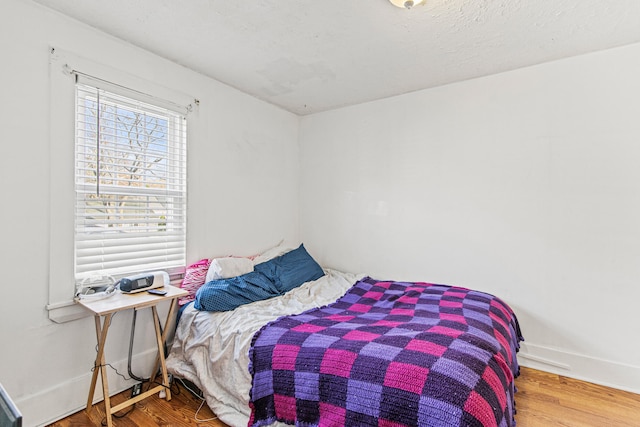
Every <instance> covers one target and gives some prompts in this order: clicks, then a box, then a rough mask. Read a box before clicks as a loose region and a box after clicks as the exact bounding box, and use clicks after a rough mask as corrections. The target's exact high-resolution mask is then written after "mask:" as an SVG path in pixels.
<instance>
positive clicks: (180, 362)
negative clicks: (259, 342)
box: [167, 270, 361, 427]
mask: <svg viewBox="0 0 640 427" xmlns="http://www.w3.org/2000/svg"><path fill="white" fill-rule="evenodd" d="M325 272H326V273H327V274H326V275H325V276H323V277H321V278H320V279H318V280H316V281H313V282H307V283H305V284H303V285H302V286H300V287H298V288H296V289H293V290H292V291H290V292H288V293H286V294H285V295H282V296H280V297H277V298H271V299H269V300H265V301H258V302H254V303H251V304H247V305H244V306H241V307H238V308H237V309H235V310H233V311H226V312H206V311H198V310H195V309H194V308H193V304H190V305H189V306H188V307H187V308H186V309H185V310H184V312H183V313H182V317H181V319H180V322H179V324H178V327H177V329H176V333H175V337H174V342H173V346H172V348H171V352H170V354H169V357H168V358H167V368H168V369H169V372H170V373H172V374H174V375H175V376H177V377H179V378H185V379H188V380H189V381H192V382H193V383H194V384H196V385H197V386H198V387H199V388H200V389H201V390H202V391H203V392H204V395H205V398H206V401H207V404H208V405H209V407H210V408H211V409H212V410H213V412H215V414H216V415H217V416H218V418H219V419H220V420H221V421H223V422H225V423H226V424H228V425H230V426H233V427H236V426H246V425H247V423H248V421H249V416H250V410H249V390H250V389H251V376H250V375H249V370H248V365H249V347H250V345H251V339H252V338H253V335H254V333H255V332H257V331H258V330H259V329H260V328H261V327H262V326H264V325H265V324H266V323H268V322H270V321H273V320H275V319H277V318H279V317H281V316H284V315H289V314H297V313H301V312H303V311H305V310H308V309H311V308H314V307H321V306H324V305H327V304H330V303H332V302H334V301H335V300H337V299H338V298H340V297H341V296H342V295H343V294H344V293H345V292H346V291H347V289H349V288H350V287H351V286H352V285H353V284H354V283H355V282H356V281H357V280H358V279H359V278H360V277H361V276H360V275H354V274H349V273H341V272H337V271H335V270H325Z"/></svg>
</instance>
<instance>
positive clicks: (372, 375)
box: [167, 257, 522, 427]
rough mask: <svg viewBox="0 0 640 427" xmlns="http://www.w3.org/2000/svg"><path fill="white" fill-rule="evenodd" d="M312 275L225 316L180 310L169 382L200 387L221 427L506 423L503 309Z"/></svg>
mask: <svg viewBox="0 0 640 427" xmlns="http://www.w3.org/2000/svg"><path fill="white" fill-rule="evenodd" d="M278 258H279V257H276V258H274V259H276V260H277V259H278ZM258 265H260V264H257V265H256V268H257V269H259V268H258ZM269 271H270V272H271V273H274V274H275V275H276V276H278V275H279V274H282V270H281V269H280V270H278V268H275V269H274V268H271V269H270V270H269ZM321 274H322V275H321V277H319V278H317V279H315V280H309V281H305V282H304V283H303V284H301V285H299V286H295V287H293V288H292V289H290V290H287V291H286V292H280V293H281V294H280V295H276V296H272V297H269V298H267V299H263V300H260V301H255V302H250V303H241V304H239V305H238V306H237V307H235V308H234V309H232V310H226V311H215V312H211V311H203V310H198V309H197V308H196V307H198V301H197V300H196V301H195V302H194V303H190V304H188V305H186V306H185V307H184V309H183V310H182V313H181V317H180V320H179V322H178V326H177V328H176V332H175V336H174V342H173V345H172V348H171V351H170V354H169V356H168V358H167V367H168V370H169V372H170V373H172V374H173V375H175V376H176V377H179V378H185V379H187V380H189V381H191V382H193V383H194V384H195V385H196V386H197V387H199V388H200V390H201V391H202V392H203V394H204V397H205V399H206V402H207V404H208V405H209V407H210V408H211V409H212V410H213V411H214V412H215V413H216V415H217V416H218V417H219V419H220V420H221V421H223V422H225V423H226V424H228V425H230V426H247V425H249V426H255V427H258V426H266V425H300V426H315V425H322V426H324V425H327V426H329V425H335V426H338V425H347V426H351V425H377V426H389V427H391V426H394V427H400V426H418V425H420V426H443V427H444V426H485V427H488V426H500V427H503V426H506V427H508V426H513V425H515V421H514V412H515V410H514V393H515V387H514V378H515V377H516V376H517V375H518V363H517V359H516V352H517V350H518V348H519V342H520V341H521V340H522V336H521V333H520V329H519V326H518V323H517V319H516V317H515V315H514V313H513V311H512V310H511V309H510V308H509V307H508V306H507V305H506V304H505V303H504V302H502V301H501V300H500V299H498V298H496V297H494V296H492V295H489V294H486V293H483V292H478V291H473V290H469V289H465V288H459V287H452V286H446V285H438V284H430V283H408V282H398V281H380V280H376V279H373V278H371V277H363V276H362V275H354V274H350V273H343V272H339V271H335V270H329V269H325V270H322V273H321ZM215 282H216V281H215V280H214V281H213V282H208V283H206V285H204V286H203V288H204V287H206V286H209V285H210V284H211V283H215ZM274 282H277V279H274ZM276 288H277V286H276ZM198 292H201V291H200V290H199V291H198ZM244 293H246V290H243V294H244ZM225 298H228V296H225ZM225 301H226V299H225ZM199 308H203V307H202V306H200V307H199Z"/></svg>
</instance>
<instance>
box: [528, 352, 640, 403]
mask: <svg viewBox="0 0 640 427" xmlns="http://www.w3.org/2000/svg"><path fill="white" fill-rule="evenodd" d="M518 363H519V364H520V365H522V366H526V367H528V368H533V369H538V370H540V371H545V372H550V373H552V374H557V375H563V376H565V377H569V378H575V379H577V380H582V381H587V382H590V383H594V384H599V385H603V386H607V387H612V388H616V389H619V390H625V391H630V392H632V393H638V394H640V366H633V365H626V364H622V363H617V362H612V361H610V360H604V359H597V358H594V357H588V356H583V355H580V354H574V353H568V352H565V351H561V350H557V349H552V348H548V347H543V346H539V345H535V344H529V343H526V342H523V343H522V346H521V348H520V352H519V353H518Z"/></svg>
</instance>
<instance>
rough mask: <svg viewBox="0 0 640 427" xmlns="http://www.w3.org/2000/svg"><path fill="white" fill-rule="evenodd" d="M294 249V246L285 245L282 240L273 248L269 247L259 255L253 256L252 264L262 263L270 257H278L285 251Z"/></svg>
mask: <svg viewBox="0 0 640 427" xmlns="http://www.w3.org/2000/svg"><path fill="white" fill-rule="evenodd" d="M294 249H295V247H291V246H289V245H285V244H283V243H282V242H280V243H278V245H277V246H274V247H273V248H269V249H267V250H266V251H264V252H262V253H261V254H260V255H258V256H256V257H255V258H253V264H254V265H258V264H262V263H263V262H267V261H269V260H270V259H273V258H276V257H279V256H280V255H284V254H286V253H287V252H291V251H292V250H294Z"/></svg>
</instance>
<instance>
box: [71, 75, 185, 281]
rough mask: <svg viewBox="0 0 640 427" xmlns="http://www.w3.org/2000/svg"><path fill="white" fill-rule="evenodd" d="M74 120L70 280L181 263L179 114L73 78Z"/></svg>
mask: <svg viewBox="0 0 640 427" xmlns="http://www.w3.org/2000/svg"><path fill="white" fill-rule="evenodd" d="M158 104H161V103H158ZM75 124H76V138H75V140H76V144H75V146H76V150H75V153H76V160H75V172H76V173H75V193H76V205H75V278H76V281H80V280H82V279H83V278H85V277H87V276H88V275H89V274H91V273H92V272H96V271H101V272H106V273H109V274H112V275H125V274H129V273H134V272H144V271H150V270H158V269H168V268H172V267H182V266H184V265H185V251H186V119H185V115H184V114H181V113H177V112H174V111H172V110H170V109H167V108H164V107H160V106H157V105H152V104H150V103H146V102H142V101H139V100H136V99H133V98H129V97H127V96H123V95H122V94H119V93H114V92H110V91H107V90H104V89H101V88H99V87H95V86H94V85H90V84H83V83H82V82H79V83H77V84H76V116H75Z"/></svg>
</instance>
